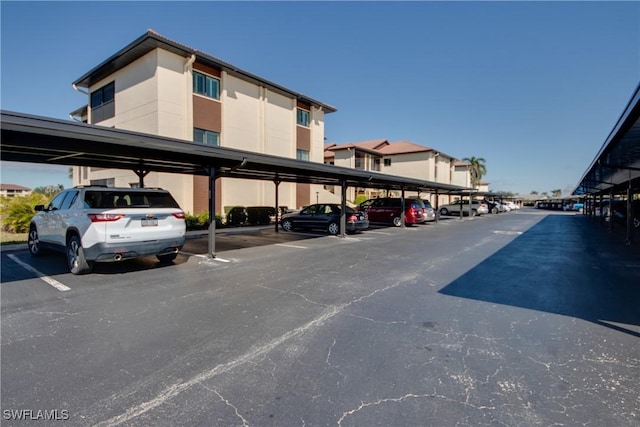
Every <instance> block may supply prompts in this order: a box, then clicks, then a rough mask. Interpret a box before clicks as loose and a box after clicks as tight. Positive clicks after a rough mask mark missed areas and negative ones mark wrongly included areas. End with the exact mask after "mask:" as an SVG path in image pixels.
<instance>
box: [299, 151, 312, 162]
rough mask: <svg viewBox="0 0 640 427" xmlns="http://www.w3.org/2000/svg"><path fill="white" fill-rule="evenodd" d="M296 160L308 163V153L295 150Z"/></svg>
mask: <svg viewBox="0 0 640 427" xmlns="http://www.w3.org/2000/svg"><path fill="white" fill-rule="evenodd" d="M296 159H298V160H306V161H309V152H308V151H307V150H296Z"/></svg>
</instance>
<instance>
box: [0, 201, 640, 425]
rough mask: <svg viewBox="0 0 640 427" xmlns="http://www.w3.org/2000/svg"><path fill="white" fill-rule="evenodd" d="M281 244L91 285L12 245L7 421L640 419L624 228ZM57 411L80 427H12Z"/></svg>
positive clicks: (490, 225) (266, 237)
mask: <svg viewBox="0 0 640 427" xmlns="http://www.w3.org/2000/svg"><path fill="white" fill-rule="evenodd" d="M270 233H273V231H272V230H271V229H269V230H267V229H264V230H253V231H249V230H247V231H246V232H245V233H241V232H240V231H238V233H236V234H234V233H229V234H228V235H226V236H221V237H220V238H219V241H218V246H217V247H218V256H219V257H220V258H222V259H223V260H224V261H228V262H221V261H220V260H208V259H206V258H203V257H199V256H195V255H190V256H187V255H181V256H180V257H178V259H177V260H176V262H175V264H174V265H169V266H161V265H159V264H157V263H156V262H155V261H154V260H148V259H145V260H134V261H127V262H126V263H122V264H118V265H101V266H99V267H97V268H96V271H95V273H93V274H91V275H87V276H72V275H70V274H67V273H66V272H65V271H64V260H63V258H62V256H59V255H57V254H51V255H50V256H47V257H44V258H40V259H32V258H31V257H30V256H29V254H28V252H26V251H24V250H22V251H16V252H11V253H8V252H6V251H5V252H3V253H2V271H1V278H2V284H1V288H0V290H1V291H2V300H1V302H2V317H1V320H2V324H1V332H2V355H1V362H2V371H1V373H2V376H1V391H2V396H1V403H2V410H3V411H2V417H3V418H2V425H3V426H4V425H6V426H10V425H11V426H12V425H17V426H20V425H30V424H37V425H67V426H76V425H77V426H87V425H94V426H118V425H122V426H150V425H153V426H177V425H184V426H187V425H188V426H235V425H237V426H417V425H419V426H482V425H491V426H500V425H503V426H537V425H540V426H551V425H566V426H581V425H582V426H637V425H640V397H639V396H640V394H639V392H638V390H639V389H640V250H639V248H638V246H640V245H639V244H638V243H637V244H636V245H635V246H631V247H629V246H625V245H624V235H623V233H621V232H620V231H618V232H616V231H614V232H613V233H612V232H609V231H608V230H606V228H605V227H602V226H600V224H598V223H597V222H595V221H591V220H589V219H588V218H586V217H584V216H582V215H573V214H566V213H551V212H542V211H535V210H522V211H520V212H517V213H510V214H502V215H489V216H483V217H479V218H465V219H464V220H458V219H446V220H444V221H442V222H441V223H440V224H425V225H421V226H415V227H408V228H407V229H395V228H375V229H372V230H370V231H367V232H365V233H361V234H356V235H351V236H349V237H348V238H346V239H339V238H336V237H330V236H324V235H318V236H309V235H308V234H305V235H300V239H296V235H295V234H289V233H284V234H283V233H279V234H281V236H275V237H274V236H273V235H272V234H270ZM234 238H235V239H236V240H234ZM252 239H253V240H254V241H258V242H260V243H259V244H258V245H257V246H251V244H250V242H251V241H252ZM638 240H640V239H636V241H638ZM203 241H204V244H205V245H206V239H204V240H203ZM203 241H201V240H193V241H190V242H189V243H188V245H187V247H186V248H185V250H186V251H187V252H189V253H190V254H193V253H198V249H199V248H200V247H201V246H202V245H203ZM238 241H242V245H237V242H238ZM225 242H228V243H229V244H228V245H226V246H225ZM234 242H236V243H234ZM273 242H279V243H278V244H275V243H273ZM240 246H241V247H240ZM205 247H206V246H205ZM9 254H12V255H13V256H14V257H17V258H18V259H19V260H20V261H22V262H24V263H29V264H30V265H32V266H33V267H34V268H35V269H36V270H38V271H40V272H42V273H43V274H46V275H48V276H51V277H52V278H54V279H55V280H57V281H59V282H61V283H63V284H64V285H66V286H68V287H69V288H70V290H69V291H67V292H60V291H58V290H56V289H55V288H53V287H51V286H49V285H48V284H47V283H45V282H44V281H43V280H41V279H40V278H38V277H36V276H35V275H34V273H33V272H30V271H27V270H25V269H24V268H23V267H22V266H21V265H20V264H18V263H16V262H14V261H13V260H12V259H11V258H9V257H8V256H9ZM53 409H57V410H66V411H68V414H69V419H68V420H66V421H48V422H47V423H45V424H43V423H42V422H41V421H35V420H22V421H20V420H15V419H8V417H7V416H6V415H7V412H6V411H8V410H9V411H10V410H33V411H38V410H53Z"/></svg>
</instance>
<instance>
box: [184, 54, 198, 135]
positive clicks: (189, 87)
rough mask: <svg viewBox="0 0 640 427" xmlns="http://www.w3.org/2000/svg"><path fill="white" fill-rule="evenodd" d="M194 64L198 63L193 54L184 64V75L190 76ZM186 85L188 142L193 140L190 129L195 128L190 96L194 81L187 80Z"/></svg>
mask: <svg viewBox="0 0 640 427" xmlns="http://www.w3.org/2000/svg"><path fill="white" fill-rule="evenodd" d="M194 62H196V55H195V54H192V55H191V57H190V58H189V59H188V60H187V62H186V63H185V64H184V73H185V74H186V75H187V77H188V76H189V75H190V73H189V69H190V67H191V66H192V65H193V63H194ZM192 80H193V79H192ZM186 85H187V90H186V91H185V93H186V94H187V99H186V103H185V109H186V111H185V121H184V124H185V127H186V129H185V130H184V136H185V138H187V139H188V140H191V139H193V131H191V132H190V131H189V130H190V129H189V128H193V99H192V97H191V98H190V97H189V96H188V94H190V93H192V91H193V81H189V79H188V78H187V79H186ZM189 135H191V137H189Z"/></svg>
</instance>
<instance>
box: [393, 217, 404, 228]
mask: <svg viewBox="0 0 640 427" xmlns="http://www.w3.org/2000/svg"><path fill="white" fill-rule="evenodd" d="M393 225H394V226H396V227H402V219H401V218H400V217H399V216H396V217H394V218H393Z"/></svg>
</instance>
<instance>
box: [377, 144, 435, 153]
mask: <svg viewBox="0 0 640 427" xmlns="http://www.w3.org/2000/svg"><path fill="white" fill-rule="evenodd" d="M378 151H380V153H382V154H405V153H406V154H408V153H420V152H423V151H424V152H426V151H433V148H429V147H426V146H424V145H418V144H414V143H413V142H409V141H398V142H392V143H391V144H389V145H387V146H385V147H382V148H381V149H380V150H378Z"/></svg>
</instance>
